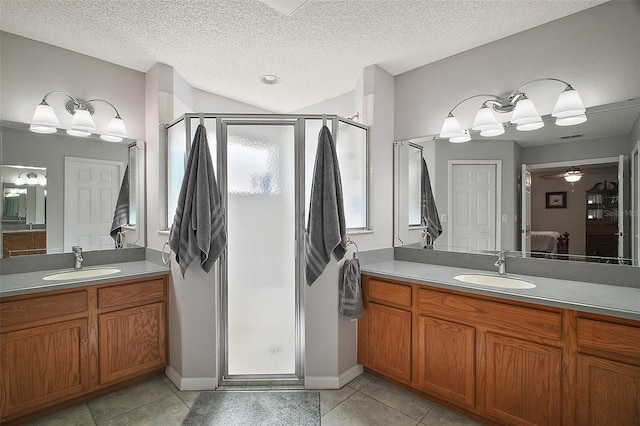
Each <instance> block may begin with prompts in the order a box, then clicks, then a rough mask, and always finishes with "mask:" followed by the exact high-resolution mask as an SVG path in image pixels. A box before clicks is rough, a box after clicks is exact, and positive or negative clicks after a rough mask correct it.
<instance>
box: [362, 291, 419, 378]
mask: <svg viewBox="0 0 640 426" xmlns="http://www.w3.org/2000/svg"><path fill="white" fill-rule="evenodd" d="M367 321H368V322H369V324H368V333H369V336H368V339H367V342H368V348H367V353H368V367H369V368H371V369H373V370H376V371H378V372H380V373H382V374H384V375H386V376H389V377H391V378H394V379H396V380H398V381H401V382H404V383H410V382H411V312H408V311H403V310H401V309H395V308H390V307H387V306H382V305H378V304H376V303H369V306H368V307H367Z"/></svg>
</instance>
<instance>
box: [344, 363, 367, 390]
mask: <svg viewBox="0 0 640 426" xmlns="http://www.w3.org/2000/svg"><path fill="white" fill-rule="evenodd" d="M362 373H364V367H363V366H362V365H360V364H356V365H354V366H353V367H351V368H350V369H348V370H347V371H345V372H344V373H342V374H341V375H340V376H339V377H338V382H339V383H338V384H339V385H340V387H343V386H344V385H346V384H347V383H349V382H350V381H352V380H353V379H355V378H356V377H358V376H359V375H361V374H362Z"/></svg>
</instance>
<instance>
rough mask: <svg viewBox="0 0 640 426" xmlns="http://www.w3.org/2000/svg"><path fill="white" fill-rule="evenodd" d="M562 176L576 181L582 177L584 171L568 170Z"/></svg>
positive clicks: (571, 181)
mask: <svg viewBox="0 0 640 426" xmlns="http://www.w3.org/2000/svg"><path fill="white" fill-rule="evenodd" d="M562 177H563V178H564V180H566V181H567V182H569V183H576V182H578V181H579V180H580V179H582V172H581V171H580V170H567V171H566V172H564V173H563V174H562Z"/></svg>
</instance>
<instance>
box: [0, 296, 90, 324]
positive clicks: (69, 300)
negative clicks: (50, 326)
mask: <svg viewBox="0 0 640 426" xmlns="http://www.w3.org/2000/svg"><path fill="white" fill-rule="evenodd" d="M86 311H87V292H86V291H85V290H81V291H74V292H70V293H62V294H54V295H47V296H40V297H30V298H28V299H18V300H10V301H6V302H4V301H3V302H1V303H0V329H4V328H5V327H12V326H17V325H20V324H28V323H33V322H37V321H42V320H47V319H50V318H56V317H62V316H65V315H70V314H77V313H81V312H86Z"/></svg>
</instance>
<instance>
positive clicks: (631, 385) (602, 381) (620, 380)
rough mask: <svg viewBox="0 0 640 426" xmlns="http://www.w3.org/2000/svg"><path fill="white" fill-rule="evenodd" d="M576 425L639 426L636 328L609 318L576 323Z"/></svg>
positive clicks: (638, 333) (639, 365) (639, 344)
mask: <svg viewBox="0 0 640 426" xmlns="http://www.w3.org/2000/svg"><path fill="white" fill-rule="evenodd" d="M577 343H578V355H577V357H578V360H577V361H578V362H577V395H576V397H577V404H576V408H577V413H576V421H577V424H581V425H583V424H584V425H612V424H615V425H620V426H637V425H639V424H640V327H638V326H637V324H635V325H634V324H633V323H630V322H624V321H618V322H612V319H611V318H607V319H602V318H598V317H595V316H591V317H588V316H581V317H578V320H577Z"/></svg>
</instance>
